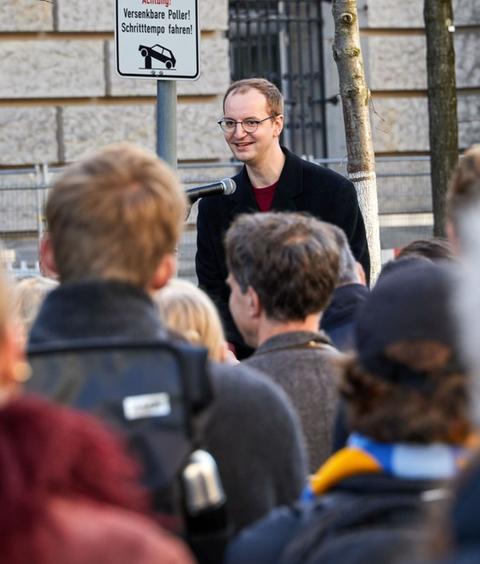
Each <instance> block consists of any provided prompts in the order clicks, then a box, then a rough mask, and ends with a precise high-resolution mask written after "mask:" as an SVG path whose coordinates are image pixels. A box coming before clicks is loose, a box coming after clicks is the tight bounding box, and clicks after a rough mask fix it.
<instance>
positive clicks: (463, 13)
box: [453, 0, 480, 25]
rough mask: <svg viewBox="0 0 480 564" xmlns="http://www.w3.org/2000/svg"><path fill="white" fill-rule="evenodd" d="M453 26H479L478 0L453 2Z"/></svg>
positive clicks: (479, 10) (454, 0)
mask: <svg viewBox="0 0 480 564" xmlns="http://www.w3.org/2000/svg"><path fill="white" fill-rule="evenodd" d="M453 11H454V14H455V25H479V24H480V3H479V2H478V0H453Z"/></svg>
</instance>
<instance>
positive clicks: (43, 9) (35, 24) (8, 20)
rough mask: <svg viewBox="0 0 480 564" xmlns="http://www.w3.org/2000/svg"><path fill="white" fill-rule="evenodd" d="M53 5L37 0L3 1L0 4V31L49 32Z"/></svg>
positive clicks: (51, 25) (51, 24) (51, 27)
mask: <svg viewBox="0 0 480 564" xmlns="http://www.w3.org/2000/svg"><path fill="white" fill-rule="evenodd" d="M52 29H53V4H51V3H49V2H39V1H38V0H4V1H3V2H1V3H0V31H19V32H22V31H51V30H52Z"/></svg>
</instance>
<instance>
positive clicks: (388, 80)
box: [363, 31, 480, 90]
mask: <svg viewBox="0 0 480 564" xmlns="http://www.w3.org/2000/svg"><path fill="white" fill-rule="evenodd" d="M363 44H364V46H365V53H368V54H367V55H366V56H367V57H368V60H367V64H366V68H367V69H368V70H367V72H368V84H369V87H370V88H371V89H372V90H424V89H426V88H427V62H426V41H425V37H424V36H402V35H396V36H395V35H391V36H385V35H382V36H370V37H364V38H363ZM479 51H480V35H479V34H478V33H476V32H464V31H461V32H457V33H456V35H455V52H456V71H457V87H459V88H461V87H477V86H478V85H479V84H480V61H479V59H478V55H477V54H478V52H479Z"/></svg>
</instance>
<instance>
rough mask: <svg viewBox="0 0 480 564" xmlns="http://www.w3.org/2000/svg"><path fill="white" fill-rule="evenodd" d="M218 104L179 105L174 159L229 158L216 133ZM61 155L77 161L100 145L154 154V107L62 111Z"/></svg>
mask: <svg viewBox="0 0 480 564" xmlns="http://www.w3.org/2000/svg"><path fill="white" fill-rule="evenodd" d="M219 107H220V105H219V104H212V103H206V104H189V105H183V104H179V106H178V109H177V139H178V149H177V152H178V158H179V159H180V160H199V159H212V158H220V159H225V158H228V157H229V156H230V152H229V150H228V148H227V146H226V144H225V141H224V139H223V135H222V134H221V132H220V131H218V125H217V124H216V121H217V120H218V115H219V113H218V111H219ZM62 114H63V151H64V155H65V160H66V161H72V160H75V159H78V158H80V157H81V156H82V155H84V154H85V153H87V152H89V151H91V150H94V149H98V148H99V147H102V146H103V145H107V144H109V143H114V142H119V141H130V142H132V143H138V144H139V145H142V146H144V147H147V148H149V149H151V150H155V143H156V121H155V105H154V104H153V103H152V104H145V105H143V104H142V105H140V104H135V105H134V104H132V105H124V104H121V105H120V104H118V105H117V104H115V105H108V106H103V105H100V106H94V105H92V106H69V107H65V108H64V109H63V112H62Z"/></svg>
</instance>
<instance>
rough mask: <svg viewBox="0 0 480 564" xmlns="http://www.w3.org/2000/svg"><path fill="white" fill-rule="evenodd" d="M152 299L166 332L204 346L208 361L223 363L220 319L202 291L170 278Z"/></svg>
mask: <svg viewBox="0 0 480 564" xmlns="http://www.w3.org/2000/svg"><path fill="white" fill-rule="evenodd" d="M153 298H154V301H155V302H156V304H157V306H158V309H159V312H160V316H161V318H162V320H163V322H164V323H165V325H166V326H167V327H168V328H169V329H170V330H172V331H174V332H176V333H179V334H180V335H181V336H182V337H184V338H185V339H187V340H188V341H189V342H191V343H193V344H195V345H201V346H204V347H206V348H207V349H208V353H209V357H210V358H211V359H212V360H216V361H218V362H221V361H223V360H224V355H225V336H224V334H223V329H222V324H221V321H220V317H219V315H218V311H217V309H216V307H215V305H214V304H213V302H212V301H211V300H210V298H209V297H208V296H207V294H205V292H204V291H203V290H200V288H197V287H196V286H195V285H194V284H192V283H191V282H188V281H187V280H180V279H178V278H174V279H172V280H170V281H169V283H168V284H167V285H166V286H164V287H163V288H161V289H160V290H158V291H157V292H156V293H155V294H154V296H153Z"/></svg>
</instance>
